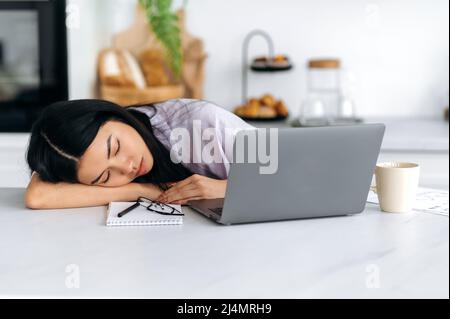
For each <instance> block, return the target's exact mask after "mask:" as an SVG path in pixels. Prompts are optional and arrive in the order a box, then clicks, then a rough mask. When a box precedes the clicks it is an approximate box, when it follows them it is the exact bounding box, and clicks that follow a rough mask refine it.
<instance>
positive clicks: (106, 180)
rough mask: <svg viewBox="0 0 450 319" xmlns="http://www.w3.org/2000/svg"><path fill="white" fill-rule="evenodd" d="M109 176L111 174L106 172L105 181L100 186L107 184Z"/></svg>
mask: <svg viewBox="0 0 450 319" xmlns="http://www.w3.org/2000/svg"><path fill="white" fill-rule="evenodd" d="M110 176H111V172H110V171H108V175H107V176H106V179H105V180H104V181H103V182H102V184H106V183H107V182H108V180H109V177H110Z"/></svg>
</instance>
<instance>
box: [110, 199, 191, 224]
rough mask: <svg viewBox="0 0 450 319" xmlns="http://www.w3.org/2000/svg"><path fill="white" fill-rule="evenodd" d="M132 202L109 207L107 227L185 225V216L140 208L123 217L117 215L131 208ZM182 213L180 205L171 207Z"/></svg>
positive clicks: (112, 203) (114, 203)
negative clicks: (169, 214) (162, 213)
mask: <svg viewBox="0 0 450 319" xmlns="http://www.w3.org/2000/svg"><path fill="white" fill-rule="evenodd" d="M131 205H133V203H130V202H111V203H109V205H108V217H107V219H106V226H162V225H180V224H183V216H168V215H161V214H158V213H155V212H152V211H149V210H147V209H146V208H145V207H142V206H139V207H136V208H135V209H133V210H132V211H130V212H129V213H128V214H126V215H125V216H122V217H117V214H118V213H120V212H121V211H123V210H124V209H126V208H128V207H130V206H131ZM170 206H172V207H174V208H176V209H177V210H179V211H181V206H180V205H170Z"/></svg>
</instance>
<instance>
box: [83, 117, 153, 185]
mask: <svg viewBox="0 0 450 319" xmlns="http://www.w3.org/2000/svg"><path fill="white" fill-rule="evenodd" d="M152 167H153V156H152V154H151V153H150V151H149V149H148V147H147V145H146V144H145V142H144V140H143V139H142V137H141V136H140V135H139V133H138V132H137V131H136V130H135V129H134V128H133V127H131V126H130V125H127V124H124V123H122V122H118V121H108V122H106V123H105V124H104V125H103V126H102V127H101V128H100V129H99V131H98V133H97V136H96V137H95V139H94V140H93V141H92V143H91V145H89V147H88V149H87V150H86V152H85V153H84V154H83V156H82V157H81V158H80V161H79V162H78V171H77V174H78V180H79V181H80V183H82V184H86V185H97V186H105V187H113V186H121V185H125V184H128V183H130V182H132V181H133V180H134V179H135V178H137V177H139V176H142V175H145V174H147V173H148V172H149V171H150V170H151V169H152Z"/></svg>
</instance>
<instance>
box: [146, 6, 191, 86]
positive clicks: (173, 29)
mask: <svg viewBox="0 0 450 319" xmlns="http://www.w3.org/2000/svg"><path fill="white" fill-rule="evenodd" d="M139 2H140V4H141V5H142V7H143V8H144V10H145V13H146V15H147V19H148V22H149V24H150V26H151V28H152V30H153V33H154V34H155V35H156V37H157V38H158V40H159V41H160V42H161V43H162V45H163V47H164V49H165V56H166V59H167V62H168V64H169V66H170V68H171V69H172V71H173V73H174V74H175V75H176V76H177V77H178V78H179V77H180V76H181V72H182V68H183V50H182V46H181V32H180V28H179V26H178V16H177V15H176V14H175V13H174V12H173V11H172V9H171V7H172V0H139Z"/></svg>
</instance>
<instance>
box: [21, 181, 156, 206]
mask: <svg viewBox="0 0 450 319" xmlns="http://www.w3.org/2000/svg"><path fill="white" fill-rule="evenodd" d="M160 194H161V190H160V189H159V188H158V187H157V186H155V185H152V184H140V183H130V184H127V185H124V186H120V187H101V186H88V185H82V184H71V183H56V184H53V183H48V182H44V181H42V180H41V179H40V178H39V175H38V174H36V173H33V175H32V177H31V181H30V183H29V184H28V187H27V192H26V194H25V205H26V206H27V207H28V208H31V209H54V208H75V207H88V206H101V205H106V204H108V203H109V202H112V201H134V200H136V199H137V198H138V197H139V196H145V197H147V198H150V199H156V198H157V197H158V196H159V195H160Z"/></svg>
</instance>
